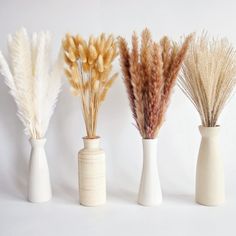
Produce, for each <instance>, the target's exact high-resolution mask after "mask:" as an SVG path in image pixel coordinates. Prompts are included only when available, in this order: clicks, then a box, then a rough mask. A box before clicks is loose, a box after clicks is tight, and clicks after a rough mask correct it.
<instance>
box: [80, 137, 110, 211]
mask: <svg viewBox="0 0 236 236" xmlns="http://www.w3.org/2000/svg"><path fill="white" fill-rule="evenodd" d="M83 140H84V148H83V149H82V150H81V151H80V152H79V155H78V159H79V201H80V204H81V205H84V206H99V205H102V204H104V203H105V202H106V163H105V153H104V151H103V150H102V149H100V138H96V139H86V138H84V139H83Z"/></svg>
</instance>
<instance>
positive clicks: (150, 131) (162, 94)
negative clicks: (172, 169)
mask: <svg viewBox="0 0 236 236" xmlns="http://www.w3.org/2000/svg"><path fill="white" fill-rule="evenodd" d="M141 38H142V40H141V47H140V52H139V45H138V37H137V35H136V33H134V34H133V37H132V50H131V51H129V48H128V46H127V42H126V41H125V39H124V38H120V39H119V50H120V57H121V60H120V65H121V68H122V73H123V77H124V83H125V86H126V89H127V93H128V97H129V101H130V107H131V110H132V113H133V117H134V119H135V121H136V125H137V128H138V130H139V132H140V134H141V136H142V137H143V138H145V139H153V138H155V137H156V136H157V133H158V131H159V129H160V127H161V125H162V123H163V120H164V115H165V112H166V109H167V106H168V103H169V100H170V95H171V92H172V90H173V86H174V85H175V82H176V78H177V75H178V72H179V70H180V67H181V64H182V62H183V60H184V56H185V54H186V52H187V48H188V45H189V43H190V40H191V36H189V37H187V38H186V39H185V41H184V43H183V45H182V46H181V47H179V46H177V44H176V43H174V42H171V41H170V40H169V39H168V38H167V37H164V38H163V39H162V40H161V41H160V43H158V42H153V41H152V37H151V33H150V31H149V30H148V29H145V30H144V31H143V32H142V37H141Z"/></svg>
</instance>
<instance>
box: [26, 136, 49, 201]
mask: <svg viewBox="0 0 236 236" xmlns="http://www.w3.org/2000/svg"><path fill="white" fill-rule="evenodd" d="M30 143H31V154H30V162H29V180H28V200H29V201H30V202H35V203H37V202H46V201H48V200H50V199H51V197H52V193H51V184H50V175H49V170H48V163H47V158H46V154H45V150H44V145H45V143H46V139H30Z"/></svg>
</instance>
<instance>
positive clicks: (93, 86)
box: [62, 33, 118, 138]
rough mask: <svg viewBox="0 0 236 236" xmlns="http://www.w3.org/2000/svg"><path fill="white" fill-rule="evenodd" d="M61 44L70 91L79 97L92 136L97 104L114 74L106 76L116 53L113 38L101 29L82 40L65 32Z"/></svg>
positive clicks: (103, 97) (114, 77)
mask: <svg viewBox="0 0 236 236" xmlns="http://www.w3.org/2000/svg"><path fill="white" fill-rule="evenodd" d="M62 44H63V48H64V60H65V63H66V68H65V74H66V77H67V78H68V81H69V83H70V85H71V89H72V92H73V94H74V95H80V97H81V103H82V111H83V117H84V121H85V126H86V132H87V137H88V138H95V137H96V128H97V119H98V112H99V108H100V106H101V103H102V102H103V101H104V100H105V98H106V95H107V92H108V91H109V89H110V87H111V86H112V84H113V82H114V81H115V79H116V78H117V76H118V74H117V73H115V74H113V75H112V76H110V74H111V70H112V62H113V60H114V59H115V57H116V56H117V47H116V42H115V39H114V38H113V36H112V35H109V36H106V35H105V34H104V33H102V34H101V35H100V36H98V37H97V38H95V37H93V36H90V38H89V40H88V42H86V41H85V40H84V39H83V38H82V37H81V36H79V35H76V36H71V35H70V34H67V35H66V36H65V39H64V40H63V41H62Z"/></svg>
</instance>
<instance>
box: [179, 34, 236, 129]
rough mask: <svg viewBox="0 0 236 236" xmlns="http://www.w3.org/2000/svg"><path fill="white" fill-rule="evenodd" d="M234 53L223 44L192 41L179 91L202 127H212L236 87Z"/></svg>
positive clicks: (222, 40) (201, 38) (229, 47)
mask: <svg viewBox="0 0 236 236" xmlns="http://www.w3.org/2000/svg"><path fill="white" fill-rule="evenodd" d="M235 77H236V51H235V49H234V48H233V46H232V45H231V44H230V43H229V42H228V41H227V40H226V39H221V40H214V39H212V40H208V38H207V35H206V33H203V34H202V35H201V36H200V37H195V39H194V40H193V42H192V43H191V45H190V49H189V52H188V55H187V57H186V59H185V61H184V63H183V67H182V72H181V76H180V79H179V83H178V84H179V87H180V88H181V89H182V91H183V92H184V93H185V94H186V95H187V97H188V98H189V99H190V101H191V102H192V103H193V105H194V106H195V108H196V109H197V111H198V113H199V115H200V117H201V121H202V125H203V126H205V127H214V126H216V125H217V120H218V117H219V115H220V113H221V111H222V110H223V108H224V106H225V104H226V102H227V101H228V100H229V98H230V96H231V95H232V92H233V89H234V87H235V83H236V79H235Z"/></svg>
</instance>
